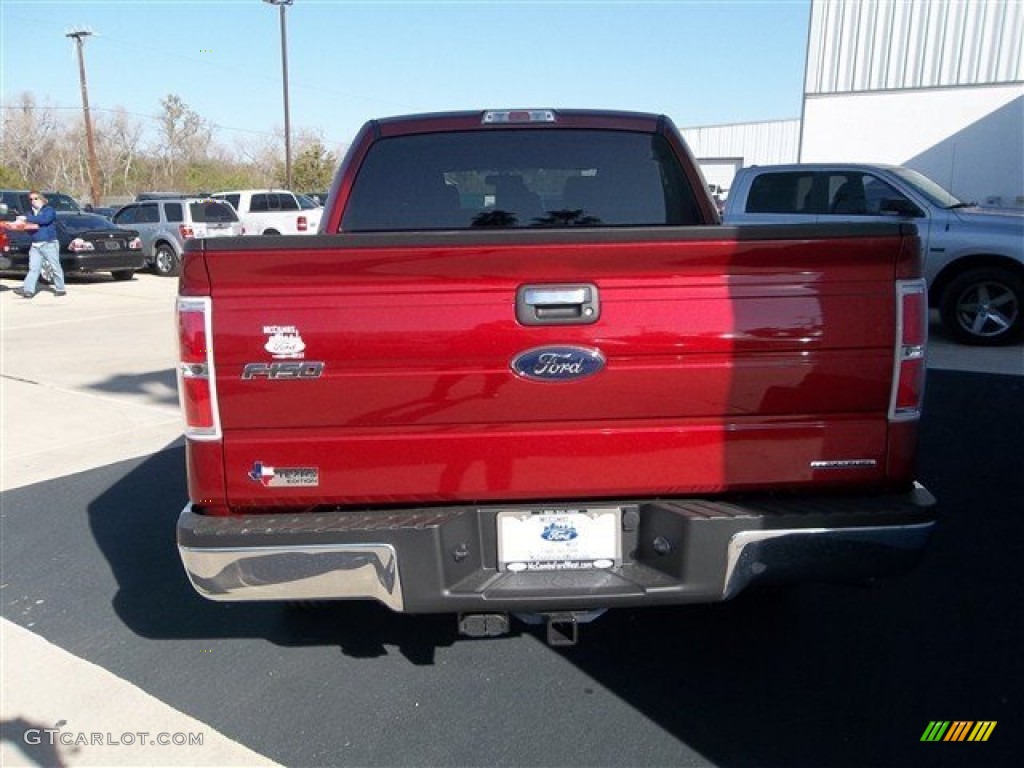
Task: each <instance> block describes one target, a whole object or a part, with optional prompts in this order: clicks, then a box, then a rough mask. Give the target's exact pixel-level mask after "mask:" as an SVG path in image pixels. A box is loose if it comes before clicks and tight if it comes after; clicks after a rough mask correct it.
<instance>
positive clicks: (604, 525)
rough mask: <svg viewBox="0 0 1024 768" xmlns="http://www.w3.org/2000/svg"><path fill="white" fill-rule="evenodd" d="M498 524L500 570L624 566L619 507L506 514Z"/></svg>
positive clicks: (499, 516) (542, 510)
mask: <svg viewBox="0 0 1024 768" xmlns="http://www.w3.org/2000/svg"><path fill="white" fill-rule="evenodd" d="M497 524H498V568H499V570H503V571H514V572H518V571H560V570H587V569H603V568H612V567H614V566H616V565H619V564H621V562H622V510H621V509H620V508H619V507H596V508H591V509H541V510H528V509H503V510H500V511H499V512H498V517H497Z"/></svg>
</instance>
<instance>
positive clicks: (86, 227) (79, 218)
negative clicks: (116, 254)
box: [58, 213, 117, 235]
mask: <svg viewBox="0 0 1024 768" xmlns="http://www.w3.org/2000/svg"><path fill="white" fill-rule="evenodd" d="M58 221H59V222H60V226H61V229H63V230H64V231H65V232H67V233H68V234H71V235H77V234H80V233H82V232H91V231H94V230H97V229H100V230H103V229H117V227H115V226H114V225H113V224H112V223H111V222H110V220H109V219H107V218H106V217H105V216H100V215H99V214H98V213H77V214H73V215H69V216H61V217H60V218H59V219H58Z"/></svg>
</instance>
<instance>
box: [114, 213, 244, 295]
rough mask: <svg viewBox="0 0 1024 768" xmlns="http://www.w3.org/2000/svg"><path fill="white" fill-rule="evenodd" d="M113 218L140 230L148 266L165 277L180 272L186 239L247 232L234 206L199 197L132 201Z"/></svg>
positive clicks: (120, 224)
mask: <svg viewBox="0 0 1024 768" xmlns="http://www.w3.org/2000/svg"><path fill="white" fill-rule="evenodd" d="M112 221H113V222H114V223H115V224H117V225H118V226H119V227H127V228H128V229H135V230H138V233H139V237H141V238H142V250H143V252H144V253H145V255H146V263H147V265H149V266H151V267H152V268H153V269H154V270H155V271H156V273H157V274H160V275H164V276H165V277H171V276H173V275H176V274H178V269H179V267H180V265H181V255H182V253H183V252H184V251H185V241H186V240H190V239H192V238H194V237H231V236H237V235H242V234H244V231H243V229H242V223H241V222H240V221H239V220H238V215H237V214H236V213H235V211H234V209H233V208H232V207H231V206H230V205H225V204H224V202H223V201H221V200H211V199H209V198H199V197H183V198H179V199H176V200H173V199H172V200H146V201H143V202H137V203H130V204H128V205H126V206H125V207H124V208H121V209H120V210H119V211H118V212H117V213H115V214H114V216H113V219H112Z"/></svg>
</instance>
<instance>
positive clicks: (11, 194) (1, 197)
mask: <svg viewBox="0 0 1024 768" xmlns="http://www.w3.org/2000/svg"><path fill="white" fill-rule="evenodd" d="M28 193H29V191H28V190H27V189H0V203H3V204H4V205H6V206H7V208H8V211H9V212H10V213H13V214H15V215H22V214H26V213H29V212H30V211H31V210H32V205H31V203H29V200H28ZM43 197H45V198H46V202H47V204H48V205H49V206H50V207H51V208H53V210H55V211H73V212H78V211H81V210H82V208H81V206H80V205H79V204H78V201H76V200H75V198H73V197H71V195H65V194H64V193H63V192H43Z"/></svg>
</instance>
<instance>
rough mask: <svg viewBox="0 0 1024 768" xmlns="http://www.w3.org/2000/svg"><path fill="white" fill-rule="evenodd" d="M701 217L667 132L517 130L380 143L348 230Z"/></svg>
mask: <svg viewBox="0 0 1024 768" xmlns="http://www.w3.org/2000/svg"><path fill="white" fill-rule="evenodd" d="M700 221H701V217H700V213H699V210H698V207H697V204H696V201H695V199H694V196H693V192H692V190H691V189H690V186H689V184H688V182H687V181H686V177H685V175H684V174H683V171H682V168H681V166H680V165H679V161H678V159H677V158H676V157H675V155H674V154H673V152H672V150H671V147H670V146H669V144H668V142H667V141H666V140H665V139H664V137H662V136H659V135H655V134H648V133H637V132H629V131H600V130H550V129H547V130H545V129H541V130H529V129H518V130H507V131H500V130H499V131H466V132H456V133H438V134H427V135H420V136H400V137H395V138H390V139H384V140H381V141H379V142H377V143H376V144H374V145H373V146H372V147H371V149H370V151H369V153H368V154H367V157H366V159H365V161H364V163H363V166H362V168H361V169H360V171H359V175H358V176H357V177H356V181H355V184H354V186H353V190H352V194H351V197H350V198H349V202H348V205H347V206H346V211H345V215H344V218H343V220H342V225H341V228H342V230H344V231H347V232H373V231H403V230H429V229H471V228H488V227H506V228H507V227H515V228H519V227H581V226H669V225H685V224H698V223H700Z"/></svg>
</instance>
